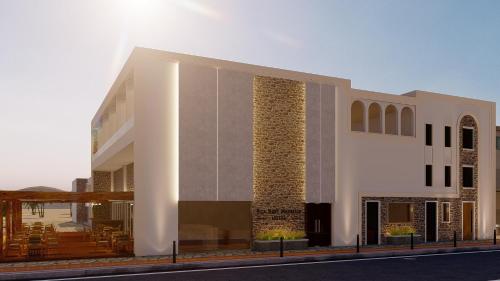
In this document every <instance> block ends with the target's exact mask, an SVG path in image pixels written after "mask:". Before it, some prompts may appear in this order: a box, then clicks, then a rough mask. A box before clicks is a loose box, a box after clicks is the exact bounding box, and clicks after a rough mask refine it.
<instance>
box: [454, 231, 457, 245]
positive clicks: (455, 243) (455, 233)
mask: <svg viewBox="0 0 500 281" xmlns="http://www.w3.org/2000/svg"><path fill="white" fill-rule="evenodd" d="M453 247H455V248H456V247H457V232H456V231H453Z"/></svg>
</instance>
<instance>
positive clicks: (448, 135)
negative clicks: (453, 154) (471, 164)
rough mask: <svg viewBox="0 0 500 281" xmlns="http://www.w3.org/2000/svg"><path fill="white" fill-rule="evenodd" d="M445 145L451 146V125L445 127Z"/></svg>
mask: <svg viewBox="0 0 500 281" xmlns="http://www.w3.org/2000/svg"><path fill="white" fill-rule="evenodd" d="M444 147H451V127H450V126H445V127H444Z"/></svg>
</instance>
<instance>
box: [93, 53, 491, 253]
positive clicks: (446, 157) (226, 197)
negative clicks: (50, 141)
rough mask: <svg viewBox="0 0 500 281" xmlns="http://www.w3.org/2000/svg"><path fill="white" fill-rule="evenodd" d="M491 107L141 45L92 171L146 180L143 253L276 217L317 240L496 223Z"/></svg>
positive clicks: (103, 129) (138, 201) (245, 235)
mask: <svg viewBox="0 0 500 281" xmlns="http://www.w3.org/2000/svg"><path fill="white" fill-rule="evenodd" d="M495 120H496V117H495V103H492V102H487V101H480V100H474V99H468V98H461V97H454V96H448V95H443V94H437V93H429V92H423V91H413V92H410V93H406V94H403V95H390V94H385V93H376V92H370V91H365V90H358V89H353V88H351V82H350V80H346V79H340V78H334V77H326V76H320V75H313V74H307V73H300V72H294V71H287V70H281V69H274V68H268V67H261V66H255V65H248V64H242V63H235V62H229V61H223V60H216V59H209V58H202V57H195V56H189V55H182V54H176V53H170V52H163V51H156V50H149V49H142V48H137V49H135V50H134V51H133V53H132V55H131V56H130V58H129V59H128V61H127V62H126V64H125V66H124V68H123V69H122V71H121V72H120V74H119V76H118V78H117V79H116V81H115V83H114V84H113V86H112V88H111V89H110V91H109V93H108V94H107V96H106V98H105V100H104V102H103V103H102V105H101V106H100V107H99V109H98V111H97V113H96V115H95V117H94V118H93V120H92V144H93V145H92V146H93V147H92V172H93V173H92V181H93V183H92V185H93V189H94V191H106V190H112V191H113V190H115V191H117V190H119V191H127V190H134V197H135V198H134V200H135V202H134V207H133V209H134V210H133V218H134V220H133V221H134V222H133V225H134V226H133V234H134V241H135V245H134V248H135V254H136V255H157V254H169V253H171V250H172V246H171V245H172V241H178V243H179V244H180V250H181V251H184V250H186V251H187V250H196V249H211V248H239V247H242V248H247V247H250V245H251V243H252V240H253V239H254V238H255V237H256V235H258V234H259V233H261V232H263V231H266V230H274V229H278V228H283V229H288V230H298V231H301V230H305V231H306V233H307V237H308V238H309V239H310V244H311V245H333V246H343V245H352V244H354V243H356V236H357V235H358V234H359V235H360V239H361V241H362V242H363V243H364V244H378V243H387V242H388V241H387V237H388V232H390V228H391V227H395V226H411V227H413V228H415V230H416V234H417V235H421V236H422V239H424V240H426V241H438V240H449V239H452V237H453V232H454V231H456V232H457V236H458V238H459V239H467V240H471V239H485V238H491V236H492V234H493V229H494V227H495V216H496V213H495V185H496V184H495V177H496V159H495V157H494V151H495V136H496V132H495ZM111 208H112V209H113V210H114V211H110V214H111V216H116V214H115V213H116V210H115V209H117V208H119V207H117V206H113V207H111ZM128 214H129V215H132V213H131V211H130V210H129V212H128Z"/></svg>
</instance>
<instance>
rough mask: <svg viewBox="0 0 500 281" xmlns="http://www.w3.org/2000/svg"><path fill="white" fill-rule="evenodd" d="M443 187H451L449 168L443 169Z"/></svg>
mask: <svg viewBox="0 0 500 281" xmlns="http://www.w3.org/2000/svg"><path fill="white" fill-rule="evenodd" d="M444 186H445V187H450V186H451V166H445V167H444Z"/></svg>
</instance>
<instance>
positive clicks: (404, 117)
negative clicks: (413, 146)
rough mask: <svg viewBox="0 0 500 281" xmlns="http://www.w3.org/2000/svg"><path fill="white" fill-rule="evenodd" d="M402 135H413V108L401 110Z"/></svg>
mask: <svg viewBox="0 0 500 281" xmlns="http://www.w3.org/2000/svg"><path fill="white" fill-rule="evenodd" d="M401 135H402V136H413V110H411V109H410V108H409V107H405V108H403V110H401Z"/></svg>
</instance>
